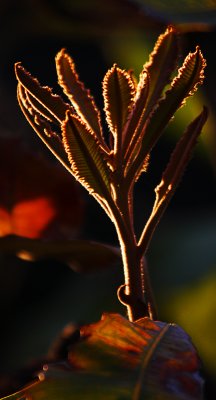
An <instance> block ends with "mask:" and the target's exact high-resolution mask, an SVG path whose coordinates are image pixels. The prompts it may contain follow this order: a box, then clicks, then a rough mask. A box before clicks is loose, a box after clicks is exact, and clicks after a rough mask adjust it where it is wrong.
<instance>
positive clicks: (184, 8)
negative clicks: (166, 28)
mask: <svg viewBox="0 0 216 400" xmlns="http://www.w3.org/2000/svg"><path fill="white" fill-rule="evenodd" d="M132 1H133V2H134V3H137V4H140V5H141V7H142V10H143V12H144V13H145V14H147V15H150V16H151V17H154V18H158V19H159V20H162V21H164V22H166V23H169V22H171V23H174V24H181V25H182V24H184V25H185V24H186V27H185V28H186V29H196V27H197V28H201V27H202V26H203V27H204V24H206V28H207V27H209V26H211V25H215V23H216V4H215V1H214V0H182V1H181V2H179V1H177V0H174V1H172V2H171V1H169V0H163V1H162V0H148V1H145V0H132ZM202 24H203V25H202Z"/></svg>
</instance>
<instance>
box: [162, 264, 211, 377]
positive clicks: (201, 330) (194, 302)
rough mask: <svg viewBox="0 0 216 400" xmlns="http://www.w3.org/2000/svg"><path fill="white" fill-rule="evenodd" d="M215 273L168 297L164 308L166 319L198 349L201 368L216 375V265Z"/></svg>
mask: <svg viewBox="0 0 216 400" xmlns="http://www.w3.org/2000/svg"><path fill="white" fill-rule="evenodd" d="M212 267H214V271H213V272H212V273H211V274H208V275H207V276H206V277H204V278H202V279H200V280H199V281H197V282H196V283H193V284H191V286H185V287H182V288H181V289H178V291H177V293H173V294H172V293H171V298H172V302H171V304H169V306H168V305H167V304H165V305H164V310H165V312H166V311H167V313H166V318H168V319H169V320H172V319H173V317H174V318H175V321H176V322H177V323H178V324H180V325H181V326H184V328H185V329H186V331H187V332H188V333H189V334H190V336H191V337H192V338H193V342H194V344H195V345H196V347H197V348H198V349H199V354H200V357H201V359H202V362H203V365H204V367H205V368H206V369H207V370H208V371H209V372H211V373H213V374H214V375H216V348H215V337H216V321H215V313H216V298H215V292H216V274H215V268H216V264H215V265H213V266H212Z"/></svg>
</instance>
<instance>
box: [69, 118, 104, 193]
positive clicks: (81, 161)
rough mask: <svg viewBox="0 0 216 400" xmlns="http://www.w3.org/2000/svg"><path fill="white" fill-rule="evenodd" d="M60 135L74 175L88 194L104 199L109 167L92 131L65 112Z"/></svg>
mask: <svg viewBox="0 0 216 400" xmlns="http://www.w3.org/2000/svg"><path fill="white" fill-rule="evenodd" d="M62 137H63V144H64V147H65V151H66V152H67V154H68V158H69V161H70V164H71V168H72V173H73V175H74V177H75V178H76V179H77V180H78V181H79V182H80V183H81V184H82V185H83V186H84V187H85V188H86V189H87V190H88V191H89V193H90V194H92V195H96V197H97V196H98V195H99V197H100V198H101V199H106V198H107V194H108V193H109V191H110V175H109V169H108V166H107V164H106V162H105V160H104V152H103V150H102V149H101V148H100V144H99V142H98V140H97V138H96V136H95V135H94V133H93V132H92V131H90V129H89V128H88V127H87V126H86V125H85V123H84V122H83V121H82V120H80V119H79V118H78V117H77V116H75V115H70V114H69V113H67V117H66V120H65V121H64V123H63V125H62Z"/></svg>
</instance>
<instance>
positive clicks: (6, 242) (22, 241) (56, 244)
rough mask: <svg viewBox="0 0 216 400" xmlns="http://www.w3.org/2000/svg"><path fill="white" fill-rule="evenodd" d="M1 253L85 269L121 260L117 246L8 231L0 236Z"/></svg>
mask: <svg viewBox="0 0 216 400" xmlns="http://www.w3.org/2000/svg"><path fill="white" fill-rule="evenodd" d="M0 252H1V254H16V255H17V257H19V258H21V259H23V260H26V261H40V260H56V261H60V262H65V263H66V264H68V265H69V266H70V267H71V268H72V269H73V270H74V271H76V272H82V273H89V272H92V271H97V270H98V271H99V270H102V269H104V268H108V267H111V266H112V265H115V264H117V263H120V262H121V253H120V250H119V248H117V247H114V246H111V245H108V244H104V243H98V242H94V241H88V240H50V241H48V240H42V239H28V238H24V237H19V236H14V235H9V236H5V237H2V238H0Z"/></svg>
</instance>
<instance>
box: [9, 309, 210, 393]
mask: <svg viewBox="0 0 216 400" xmlns="http://www.w3.org/2000/svg"><path fill="white" fill-rule="evenodd" d="M80 332H81V340H78V341H77V342H75V343H74V344H73V346H72V347H71V350H70V351H69V354H68V360H69V362H68V363H67V362H65V363H62V364H55V365H54V364H53V365H52V364H50V365H49V364H48V365H46V366H45V367H44V370H43V371H41V372H40V373H39V375H38V376H39V380H38V382H37V383H34V384H33V385H31V386H28V387H26V388H24V389H23V390H22V391H20V392H18V393H16V394H14V395H12V396H9V397H8V400H15V399H16V400H18V399H22V400H27V399H28V398H31V399H32V400H59V399H61V400H69V399H72V398H73V399H74V400H78V399H81V398H82V399H86V400H90V399H94V400H99V399H100V400H101V399H104V400H120V399H122V400H123V399H124V400H141V399H146V400H150V399H159V400H183V399H184V400H201V399H202V389H203V380H202V378H201V377H200V375H199V369H200V361H199V358H198V355H197V353H196V351H195V349H194V347H193V345H192V343H191V341H190V338H189V336H188V335H187V334H186V333H185V332H184V331H183V329H181V328H180V327H178V326H177V325H174V324H166V323H164V322H160V321H152V320H150V319H149V318H143V319H140V320H138V321H137V322H136V323H131V322H129V321H128V320H127V319H125V318H124V317H122V316H121V315H118V314H105V315H103V316H102V319H101V321H99V322H97V323H95V324H91V325H87V326H83V327H82V328H81V331H80Z"/></svg>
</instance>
